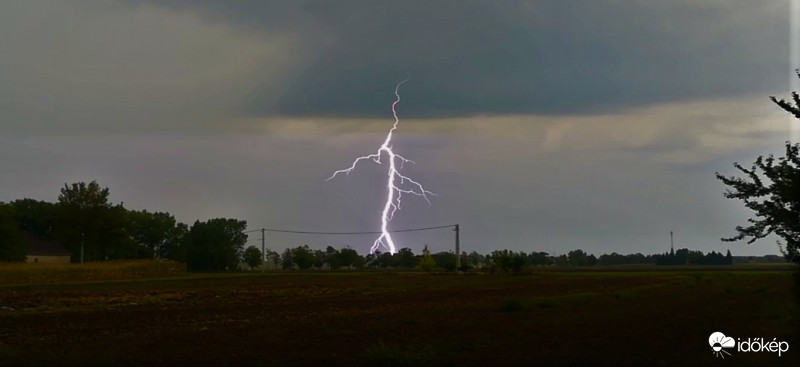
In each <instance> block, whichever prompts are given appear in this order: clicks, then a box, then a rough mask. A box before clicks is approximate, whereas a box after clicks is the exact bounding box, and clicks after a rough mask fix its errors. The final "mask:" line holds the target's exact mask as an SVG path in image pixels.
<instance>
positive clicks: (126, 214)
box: [0, 181, 247, 271]
mask: <svg viewBox="0 0 800 367" xmlns="http://www.w3.org/2000/svg"><path fill="white" fill-rule="evenodd" d="M246 228H247V223H246V222H245V221H242V220H237V219H229V218H215V219H209V220H206V221H199V220H197V221H195V222H194V223H193V224H192V225H191V226H189V225H186V224H184V223H180V222H178V221H177V220H175V217H174V216H172V215H171V214H169V213H166V212H149V211H147V210H131V209H126V208H125V207H124V206H123V204H122V203H119V204H113V203H111V202H110V201H109V189H108V188H107V187H106V188H102V187H100V185H99V184H98V183H97V182H96V181H92V182H90V183H88V184H86V183H85V182H79V183H73V184H71V185H69V184H64V187H63V188H61V192H60V194H59V195H58V201H57V202H55V203H51V202H47V201H40V200H34V199H28V198H26V199H20V200H15V201H12V202H10V203H3V202H0V261H25V258H26V249H25V242H24V236H23V233H27V234H29V235H31V236H35V237H38V238H41V239H44V240H48V241H53V242H56V243H58V244H60V245H61V246H63V247H64V248H65V249H66V250H67V251H69V252H70V253H71V255H72V262H80V261H87V262H92V261H103V260H119V259H142V258H157V259H169V260H176V261H180V262H184V263H186V264H187V268H188V269H189V270H203V271H217V270H225V269H234V268H236V267H237V266H238V264H239V262H240V260H241V254H242V248H243V247H244V244H245V243H246V241H247V234H246V233H244V231H245V229H246Z"/></svg>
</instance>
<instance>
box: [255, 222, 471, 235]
mask: <svg viewBox="0 0 800 367" xmlns="http://www.w3.org/2000/svg"><path fill="white" fill-rule="evenodd" d="M455 226H456V225H455V224H450V225H446V226H436V227H425V228H409V229H396V230H393V231H388V232H392V233H395V232H418V231H428V230H431V229H441V228H450V227H455ZM262 230H263V231H267V232H280V233H299V234H326V235H340V234H349V235H362V234H381V233H383V232H374V231H373V232H318V231H293V230H288V229H267V228H264V229H254V230H252V231H247V232H244V233H250V232H258V231H262Z"/></svg>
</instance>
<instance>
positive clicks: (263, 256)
mask: <svg viewBox="0 0 800 367" xmlns="http://www.w3.org/2000/svg"><path fill="white" fill-rule="evenodd" d="M266 263H267V253H266V248H265V247H264V228H261V272H262V273H263V272H264V271H266V270H265V268H266V267H267V264H266Z"/></svg>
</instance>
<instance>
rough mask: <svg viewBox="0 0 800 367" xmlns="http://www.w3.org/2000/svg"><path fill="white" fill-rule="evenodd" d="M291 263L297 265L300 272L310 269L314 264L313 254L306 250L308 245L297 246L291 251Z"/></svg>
mask: <svg viewBox="0 0 800 367" xmlns="http://www.w3.org/2000/svg"><path fill="white" fill-rule="evenodd" d="M292 261H293V262H294V263H295V264H297V267H298V268H300V270H307V269H311V267H312V266H314V262H316V257H315V256H314V252H313V251H311V249H309V248H308V245H303V246H297V247H295V248H294V249H292Z"/></svg>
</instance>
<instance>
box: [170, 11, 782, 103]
mask: <svg viewBox="0 0 800 367" xmlns="http://www.w3.org/2000/svg"><path fill="white" fill-rule="evenodd" d="M155 4H157V5H159V6H165V5H164V4H168V5H166V6H169V7H172V8H178V9H185V10H189V11H192V12H195V13H199V14H202V16H203V17H204V18H205V19H209V20H213V21H222V22H226V23H228V24H230V25H233V26H236V27H242V28H247V29H258V30H261V31H264V32H282V33H292V34H297V35H300V42H301V45H300V47H301V48H302V49H303V51H302V54H303V55H304V57H308V58H310V60H304V62H306V63H307V64H305V65H304V66H303V67H302V68H297V69H295V70H287V72H288V73H292V75H291V76H290V77H289V78H290V79H291V82H290V83H281V84H280V87H279V88H281V90H280V93H279V95H280V96H279V97H275V96H276V91H275V90H274V88H276V85H274V84H270V83H264V84H263V85H261V86H260V87H258V88H256V90H255V92H254V93H252V94H251V95H250V98H249V100H248V101H247V102H246V103H245V106H244V107H245V110H246V111H247V113H248V114H251V115H255V116H263V115H275V114H278V115H323V116H385V115H386V109H387V106H386V104H387V100H391V98H392V97H393V96H392V95H391V92H392V88H393V86H394V84H395V83H396V82H397V81H398V80H400V79H402V78H405V77H406V76H407V75H411V78H412V80H413V82H411V83H408V84H407V85H405V86H404V87H403V88H404V90H405V92H406V93H405V94H404V97H403V98H404V101H406V102H407V103H408V104H407V106H413V108H412V107H408V108H407V109H406V110H404V111H403V114H404V116H405V117H434V116H464V115H473V114H481V113H488V114H509V113H537V114H588V113H597V112H611V111H615V110H618V109H620V108H625V107H630V106H641V105H648V104H659V103H664V102H675V101H685V100H692V99H702V98H708V97H730V96H737V95H742V94H751V93H765V92H767V91H774V90H776V89H781V88H785V87H788V78H787V71H788V70H789V65H788V61H789V53H788V45H789V17H788V16H787V15H786V14H787V11H788V6H789V5H788V2H786V1H765V2H761V1H759V2H754V1H667V2H658V1H611V0H602V1H565V0H554V1H502V2H486V1H463V0H459V1H455V0H451V1H446V0H443V1H372V0H350V1H321V0H319V1H269V2H263V1H225V2H219V1H172V2H155ZM298 52H300V51H298ZM265 99H272V100H273V102H274V103H264V100H265Z"/></svg>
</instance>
